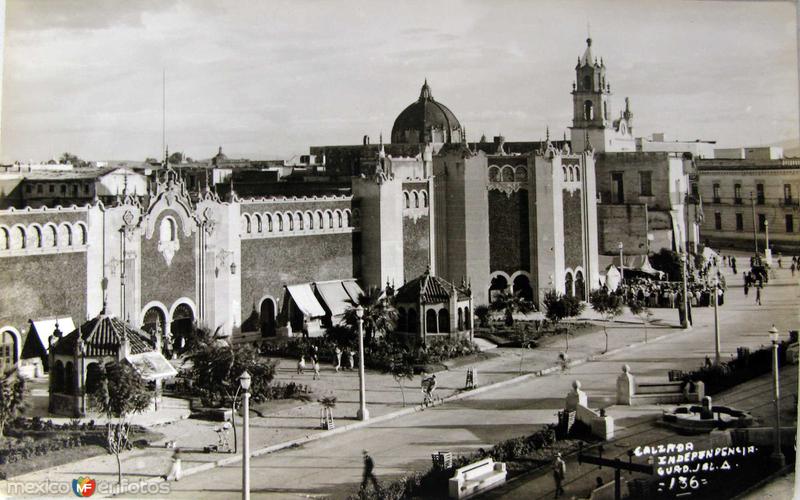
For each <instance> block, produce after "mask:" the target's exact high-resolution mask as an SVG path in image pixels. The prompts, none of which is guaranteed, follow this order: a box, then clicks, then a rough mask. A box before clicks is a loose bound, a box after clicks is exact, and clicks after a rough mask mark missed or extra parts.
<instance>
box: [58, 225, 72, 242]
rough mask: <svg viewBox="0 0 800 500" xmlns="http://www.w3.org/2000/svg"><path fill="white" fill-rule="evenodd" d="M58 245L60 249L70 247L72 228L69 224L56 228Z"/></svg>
mask: <svg viewBox="0 0 800 500" xmlns="http://www.w3.org/2000/svg"><path fill="white" fill-rule="evenodd" d="M58 244H59V246H62V247H69V246H72V228H71V227H70V226H69V224H61V225H60V226H59V227H58Z"/></svg>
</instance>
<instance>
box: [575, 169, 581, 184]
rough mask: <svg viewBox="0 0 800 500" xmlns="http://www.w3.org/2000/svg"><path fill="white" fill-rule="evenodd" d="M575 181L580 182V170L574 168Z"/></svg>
mask: <svg viewBox="0 0 800 500" xmlns="http://www.w3.org/2000/svg"><path fill="white" fill-rule="evenodd" d="M575 180H576V181H578V182H580V180H581V168H580V167H575Z"/></svg>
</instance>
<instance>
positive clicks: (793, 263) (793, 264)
mask: <svg viewBox="0 0 800 500" xmlns="http://www.w3.org/2000/svg"><path fill="white" fill-rule="evenodd" d="M789 269H791V270H792V277H794V272H795V270H797V264H795V262H794V259H792V265H791V267H790V268H789Z"/></svg>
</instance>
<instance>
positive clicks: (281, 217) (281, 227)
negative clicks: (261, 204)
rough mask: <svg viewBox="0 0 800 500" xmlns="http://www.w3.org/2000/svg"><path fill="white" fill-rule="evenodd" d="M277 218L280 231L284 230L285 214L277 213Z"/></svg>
mask: <svg viewBox="0 0 800 500" xmlns="http://www.w3.org/2000/svg"><path fill="white" fill-rule="evenodd" d="M275 220H277V221H278V231H283V216H281V214H275Z"/></svg>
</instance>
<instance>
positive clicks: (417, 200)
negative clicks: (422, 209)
mask: <svg viewBox="0 0 800 500" xmlns="http://www.w3.org/2000/svg"><path fill="white" fill-rule="evenodd" d="M414 208H419V193H418V192H416V191H414Z"/></svg>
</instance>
